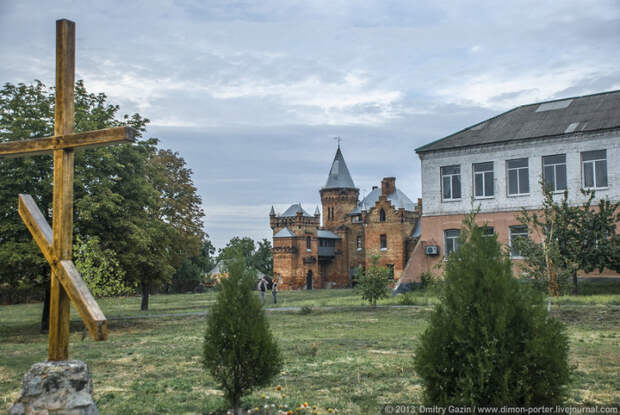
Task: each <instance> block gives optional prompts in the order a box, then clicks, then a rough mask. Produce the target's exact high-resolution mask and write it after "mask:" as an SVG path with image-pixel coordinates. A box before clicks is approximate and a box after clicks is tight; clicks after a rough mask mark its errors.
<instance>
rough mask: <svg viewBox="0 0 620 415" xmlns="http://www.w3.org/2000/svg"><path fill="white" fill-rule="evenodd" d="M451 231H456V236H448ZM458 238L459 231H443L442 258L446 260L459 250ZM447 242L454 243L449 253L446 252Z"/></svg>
mask: <svg viewBox="0 0 620 415" xmlns="http://www.w3.org/2000/svg"><path fill="white" fill-rule="evenodd" d="M451 231H456V232H457V234H456V236H455V235H451V236H448V232H451ZM459 236H461V231H460V229H445V230H444V231H443V256H444V257H445V258H447V257H448V256H449V255H450V254H451V253H452V252H455V251H456V250H457V249H459ZM448 240H451V241H454V242H453V244H452V245H453V246H454V249H453V250H451V251H448Z"/></svg>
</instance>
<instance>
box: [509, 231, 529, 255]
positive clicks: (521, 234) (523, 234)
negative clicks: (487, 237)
mask: <svg viewBox="0 0 620 415" xmlns="http://www.w3.org/2000/svg"><path fill="white" fill-rule="evenodd" d="M519 238H527V226H523V225H519V226H511V227H510V256H511V257H513V258H522V255H521V252H519V250H518V249H517V247H516V246H515V245H516V244H515V243H514V242H515V241H516V240H517V239H519Z"/></svg>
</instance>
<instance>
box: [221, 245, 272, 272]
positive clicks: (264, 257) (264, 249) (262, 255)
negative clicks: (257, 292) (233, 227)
mask: <svg viewBox="0 0 620 415" xmlns="http://www.w3.org/2000/svg"><path fill="white" fill-rule="evenodd" d="M237 254H240V255H241V256H242V257H243V258H244V259H245V261H246V265H247V266H248V267H252V268H254V269H256V270H258V271H260V272H262V273H263V274H266V275H272V274H273V255H272V253H271V242H270V241H269V240H268V239H263V240H261V241H259V242H258V247H257V246H256V243H255V242H254V240H253V239H252V238H250V237H247V236H246V237H244V238H239V237H237V236H235V237H234V238H232V239H231V240H230V241H228V243H227V244H226V246H225V247H224V248H223V249H220V252H219V255H218V261H221V260H228V259H231V258H234V257H235V255H237Z"/></svg>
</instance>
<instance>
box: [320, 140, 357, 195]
mask: <svg viewBox="0 0 620 415" xmlns="http://www.w3.org/2000/svg"><path fill="white" fill-rule="evenodd" d="M323 189H355V184H353V179H352V178H351V173H349V169H348V168H347V165H346V163H345V162H344V157H343V156H342V152H341V151H340V146H338V150H336V156H335V157H334V161H333V162H332V167H331V169H329V175H328V176H327V182H326V183H325V186H324V187H323Z"/></svg>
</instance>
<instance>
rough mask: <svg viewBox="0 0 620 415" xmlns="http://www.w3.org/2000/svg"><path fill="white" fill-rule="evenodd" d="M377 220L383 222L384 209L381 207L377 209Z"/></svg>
mask: <svg viewBox="0 0 620 415" xmlns="http://www.w3.org/2000/svg"><path fill="white" fill-rule="evenodd" d="M379 221H380V222H385V210H383V208H381V210H380V211H379Z"/></svg>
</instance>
